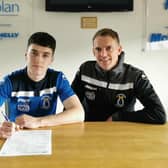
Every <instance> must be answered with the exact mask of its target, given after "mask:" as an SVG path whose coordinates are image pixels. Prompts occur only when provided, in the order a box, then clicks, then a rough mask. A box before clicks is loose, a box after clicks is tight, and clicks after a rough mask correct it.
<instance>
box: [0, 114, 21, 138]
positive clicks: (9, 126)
mask: <svg viewBox="0 0 168 168" xmlns="http://www.w3.org/2000/svg"><path fill="white" fill-rule="evenodd" d="M1 114H2V115H3V117H4V119H5V121H4V122H3V123H2V125H1V127H0V137H1V138H8V137H10V136H11V135H12V134H13V133H14V132H16V131H18V130H19V129H20V128H19V126H18V125H17V124H15V123H14V122H11V121H10V120H9V118H8V116H7V115H6V114H5V113H4V112H3V111H1Z"/></svg>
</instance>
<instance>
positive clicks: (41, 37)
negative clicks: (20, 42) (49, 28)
mask: <svg viewBox="0 0 168 168" xmlns="http://www.w3.org/2000/svg"><path fill="white" fill-rule="evenodd" d="M31 44H37V45H40V46H43V47H49V48H51V49H52V51H53V53H54V52H55V48H56V40H55V38H54V37H53V36H51V35H50V34H48V33H46V32H36V33H33V34H32V35H31V36H30V37H29V39H28V43H27V47H29V46H30V45H31Z"/></svg>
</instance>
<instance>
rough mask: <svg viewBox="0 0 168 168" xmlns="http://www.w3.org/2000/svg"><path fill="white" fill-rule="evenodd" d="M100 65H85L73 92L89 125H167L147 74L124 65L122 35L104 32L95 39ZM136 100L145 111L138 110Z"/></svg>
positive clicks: (109, 30) (77, 77) (78, 75)
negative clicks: (113, 122)
mask: <svg viewBox="0 0 168 168" xmlns="http://www.w3.org/2000/svg"><path fill="white" fill-rule="evenodd" d="M93 54H94V56H95V58H96V61H87V62H85V63H83V64H82V65H81V66H80V68H79V71H78V72H77V73H76V76H75V78H74V80H73V82H72V88H73V89H74V91H75V92H76V94H77V95H78V97H79V99H80V101H81V102H82V104H83V106H84V109H85V121H109V120H110V121H131V122H143V123H153V124H164V123H165V122H166V114H165V111H164V108H163V106H162V104H161V102H160V99H159V97H158V95H157V94H156V92H155V90H154V88H153V86H152V85H151V83H150V81H149V79H148V78H147V76H146V75H145V73H144V72H143V71H142V70H140V69H138V68H136V67H134V66H132V65H129V64H126V63H124V52H123V51H122V47H121V45H120V39H119V36H118V33H117V32H115V31H114V30H112V29H108V28H105V29H101V30H99V31H98V32H96V34H95V35H94V37H93ZM136 99H139V101H140V102H141V103H142V105H143V108H142V109H141V110H137V111H135V110H134V106H135V103H136Z"/></svg>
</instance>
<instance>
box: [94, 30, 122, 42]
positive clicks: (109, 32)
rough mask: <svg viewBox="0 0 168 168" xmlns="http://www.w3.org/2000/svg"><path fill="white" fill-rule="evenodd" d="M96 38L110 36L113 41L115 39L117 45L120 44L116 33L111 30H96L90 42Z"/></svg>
mask: <svg viewBox="0 0 168 168" xmlns="http://www.w3.org/2000/svg"><path fill="white" fill-rule="evenodd" d="M98 36H110V37H112V38H113V39H115V40H116V41H117V42H118V44H120V38H119V35H118V33H117V32H116V31H114V30H112V29H109V28H103V29H100V30H98V31H97V32H96V33H95V35H94V36H93V39H92V41H93V42H94V40H95V38H96V37H98Z"/></svg>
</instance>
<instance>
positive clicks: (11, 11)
mask: <svg viewBox="0 0 168 168" xmlns="http://www.w3.org/2000/svg"><path fill="white" fill-rule="evenodd" d="M19 11H20V7H19V4H17V3H7V2H5V0H0V16H16V15H18V13H19Z"/></svg>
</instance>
